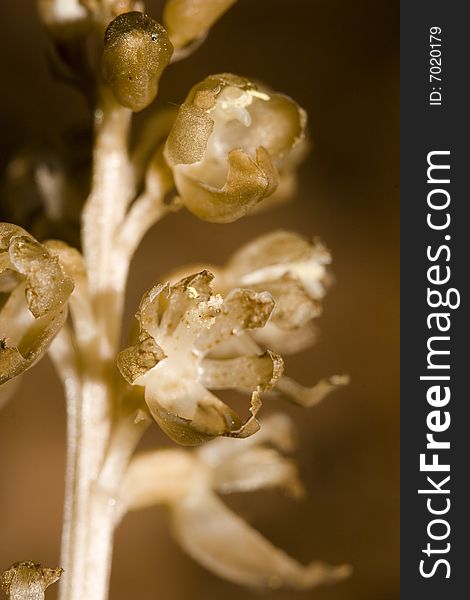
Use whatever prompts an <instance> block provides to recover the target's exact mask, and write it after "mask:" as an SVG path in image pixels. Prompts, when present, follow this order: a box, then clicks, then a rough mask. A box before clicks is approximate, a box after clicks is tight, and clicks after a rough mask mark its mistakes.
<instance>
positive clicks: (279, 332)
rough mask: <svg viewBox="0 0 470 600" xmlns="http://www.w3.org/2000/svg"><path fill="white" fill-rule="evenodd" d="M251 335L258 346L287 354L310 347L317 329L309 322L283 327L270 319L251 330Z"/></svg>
mask: <svg viewBox="0 0 470 600" xmlns="http://www.w3.org/2000/svg"><path fill="white" fill-rule="evenodd" d="M251 336H252V338H253V339H254V340H256V342H257V343H258V344H259V345H260V346H262V347H265V348H272V349H273V350H274V351H275V352H282V354H283V355H287V354H296V353H297V352H301V351H302V350H305V349H306V348H310V346H312V345H313V344H314V343H315V341H316V339H317V329H316V327H315V326H314V325H313V324H312V323H311V322H310V323H307V324H306V325H304V326H303V327H299V328H297V329H285V328H281V327H279V326H278V325H277V324H276V323H275V322H271V321H270V322H269V323H266V325H265V326H264V327H263V328H262V329H256V330H254V331H252V332H251Z"/></svg>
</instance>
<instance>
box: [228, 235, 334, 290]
mask: <svg viewBox="0 0 470 600" xmlns="http://www.w3.org/2000/svg"><path fill="white" fill-rule="evenodd" d="M330 262H331V256H330V254H329V252H328V250H327V249H326V248H325V247H324V246H323V244H322V243H321V242H319V241H318V240H314V242H313V243H311V242H310V241H308V240H306V239H304V238H303V237H302V236H300V235H298V234H296V233H293V232H290V231H283V230H279V231H273V232H272V233H269V234H267V235H263V236H261V237H259V238H257V239H255V240H253V241H252V242H250V243H248V244H246V245H245V246H243V247H242V248H240V250H238V251H237V252H236V253H235V254H234V255H233V256H232V258H231V260H230V261H229V262H228V264H227V266H226V270H227V272H228V273H229V275H230V277H231V278H232V279H233V280H235V281H237V282H239V283H238V285H246V286H251V285H256V284H262V283H265V282H271V281H279V280H280V279H282V277H283V276H285V275H286V274H289V275H290V276H291V277H294V278H297V279H298V280H299V281H300V282H301V284H302V286H303V287H304V289H305V291H306V292H307V293H308V294H309V296H310V297H311V298H314V299H320V298H322V297H323V296H324V294H325V283H326V266H327V265H328V264H329V263H330Z"/></svg>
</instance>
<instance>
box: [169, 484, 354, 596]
mask: <svg viewBox="0 0 470 600" xmlns="http://www.w3.org/2000/svg"><path fill="white" fill-rule="evenodd" d="M172 517H173V529H174V532H175V536H176V538H177V539H178V541H179V543H180V544H181V546H182V547H183V548H184V550H185V551H186V552H187V553H188V554H189V555H190V556H191V557H192V558H194V559H195V560H196V561H198V562H199V563H200V564H201V565H203V566H204V567H205V568H207V569H209V570H210V571H212V572H213V573H215V574H216V575H218V576H219V577H223V578H225V579H228V580H229V581H233V582H234V583H239V584H242V585H246V586H251V587H258V588H263V587H264V588H280V587H289V588H293V589H308V588H312V587H315V586H317V585H321V584H326V583H332V582H335V581H339V580H341V579H343V578H344V577H347V576H348V575H349V573H350V569H349V567H348V566H346V565H343V566H339V567H333V566H329V565H326V564H324V563H319V562H314V563H312V564H310V565H308V566H303V565H301V564H300V563H298V562H297V561H296V560H294V559H293V558H291V557H290V556H288V555H287V554H286V553H285V552H283V551H282V550H280V549H279V548H276V547H275V546H273V545H272V544H271V543H270V542H269V541H268V540H266V539H265V538H264V537H263V536H262V535H261V534H260V533H259V532H257V531H256V530H255V529H252V528H251V527H250V526H249V525H248V524H247V523H245V521H243V520H242V519H241V518H240V517H238V516H237V515H235V514H234V513H232V512H231V511H230V510H229V509H228V508H226V507H225V506H224V504H223V503H222V502H221V501H220V500H219V499H218V498H217V497H216V496H215V495H213V494H211V493H209V492H207V493H202V492H201V493H200V494H193V495H190V496H187V497H185V498H183V499H182V500H181V501H180V502H177V503H175V504H173V505H172Z"/></svg>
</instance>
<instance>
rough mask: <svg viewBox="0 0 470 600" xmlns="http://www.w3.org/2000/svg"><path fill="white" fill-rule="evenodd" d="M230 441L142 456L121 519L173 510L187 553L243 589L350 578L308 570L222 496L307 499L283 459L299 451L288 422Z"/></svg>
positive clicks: (127, 483)
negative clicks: (268, 491)
mask: <svg viewBox="0 0 470 600" xmlns="http://www.w3.org/2000/svg"><path fill="white" fill-rule="evenodd" d="M231 442H232V440H226V439H225V440H224V439H218V440H214V441H212V442H209V443H208V444H206V445H205V446H203V447H202V448H200V449H198V450H197V451H192V452H190V451H184V450H160V451H153V452H148V453H145V454H142V455H140V456H136V457H135V458H134V460H133V461H132V462H131V464H130V466H129V470H128V472H127V476H126V478H125V480H124V484H123V488H122V489H123V491H122V496H121V506H120V514H121V515H122V514H123V513H124V512H125V511H126V510H135V509H139V508H143V507H146V506H151V505H154V504H166V505H167V506H168V507H169V508H170V514H171V520H172V525H173V531H174V534H175V536H176V539H177V540H178V542H179V543H180V544H181V546H182V547H183V548H184V549H185V551H186V552H187V553H188V554H189V555H190V556H191V557H192V558H194V559H195V560H196V561H198V562H199V563H201V564H202V565H203V566H204V567H206V568H207V569H209V570H211V571H212V572H214V573H215V574H217V575H219V576H220V577H223V578H225V579H228V580H230V581H233V582H235V583H238V584H242V585H246V586H250V587H256V588H278V587H289V588H294V589H307V588H311V587H314V586H317V585H320V584H324V583H331V582H334V581H338V580H341V579H343V578H344V577H347V576H348V574H349V572H350V568H349V567H348V566H346V565H343V566H339V567H333V566H330V565H326V564H324V563H320V562H314V563H312V564H310V565H307V566H304V565H301V564H300V563H298V562H297V561H296V560H294V559H293V558H291V557H290V556H288V555H287V554H286V553H285V552H283V551H282V550H280V549H278V548H276V547H275V546H273V545H272V544H271V543H270V542H269V541H268V540H267V539H266V538H264V537H263V536H262V535H261V534H260V533H259V532H257V531H256V530H255V529H253V528H252V527H250V526H249V525H248V524H247V523H246V522H245V521H244V520H243V519H242V518H240V517H239V516H237V515H236V514H235V513H233V512H232V511H231V510H230V509H228V508H227V507H226V506H225V505H224V503H223V502H222V501H221V500H220V499H219V498H218V496H217V493H220V494H228V493H232V492H248V491H254V490H259V489H263V488H275V487H276V488H281V489H284V490H285V491H287V492H288V493H289V494H290V495H292V496H294V497H298V496H299V495H300V494H301V493H302V486H301V484H300V482H299V480H298V476H297V470H296V467H295V465H294V463H293V462H292V461H291V460H289V459H287V458H286V457H284V456H283V455H282V454H281V453H280V451H284V452H286V451H291V450H292V446H293V432H292V426H291V423H290V421H289V419H288V418H287V417H285V416H284V415H280V414H277V415H272V416H271V417H270V418H268V419H266V420H264V421H263V423H262V428H261V430H260V431H259V432H258V433H256V435H254V436H252V437H251V438H250V439H249V440H246V441H244V443H243V444H234V443H231Z"/></svg>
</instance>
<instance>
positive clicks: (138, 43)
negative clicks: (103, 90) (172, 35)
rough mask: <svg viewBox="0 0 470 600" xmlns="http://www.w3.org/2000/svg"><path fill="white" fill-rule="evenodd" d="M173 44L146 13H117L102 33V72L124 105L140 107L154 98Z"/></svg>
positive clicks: (138, 109)
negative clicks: (103, 39)
mask: <svg viewBox="0 0 470 600" xmlns="http://www.w3.org/2000/svg"><path fill="white" fill-rule="evenodd" d="M172 53H173V46H172V44H171V42H170V40H169V38H168V34H167V32H166V30H165V28H164V27H163V26H162V25H160V23H157V21H155V20H154V19H152V18H151V17H149V16H148V15H144V14H142V13H140V12H137V11H133V12H128V13H124V14H121V15H119V16H118V17H116V18H115V19H114V20H113V21H112V22H111V23H110V25H109V27H108V28H107V30H106V34H105V43H104V51H103V58H102V72H103V77H104V79H105V80H106V81H107V82H108V83H109V85H110V86H111V89H112V90H113V93H114V96H115V97H116V99H117V100H118V102H120V103H121V104H122V105H123V106H127V107H128V108H131V109H132V110H133V111H140V110H142V109H144V108H145V107H146V106H148V105H149V104H150V103H151V102H153V100H154V98H155V96H156V95H157V92H158V83H159V81H160V77H161V75H162V73H163V71H164V69H165V67H166V66H167V65H168V63H169V62H170V58H171V55H172Z"/></svg>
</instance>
